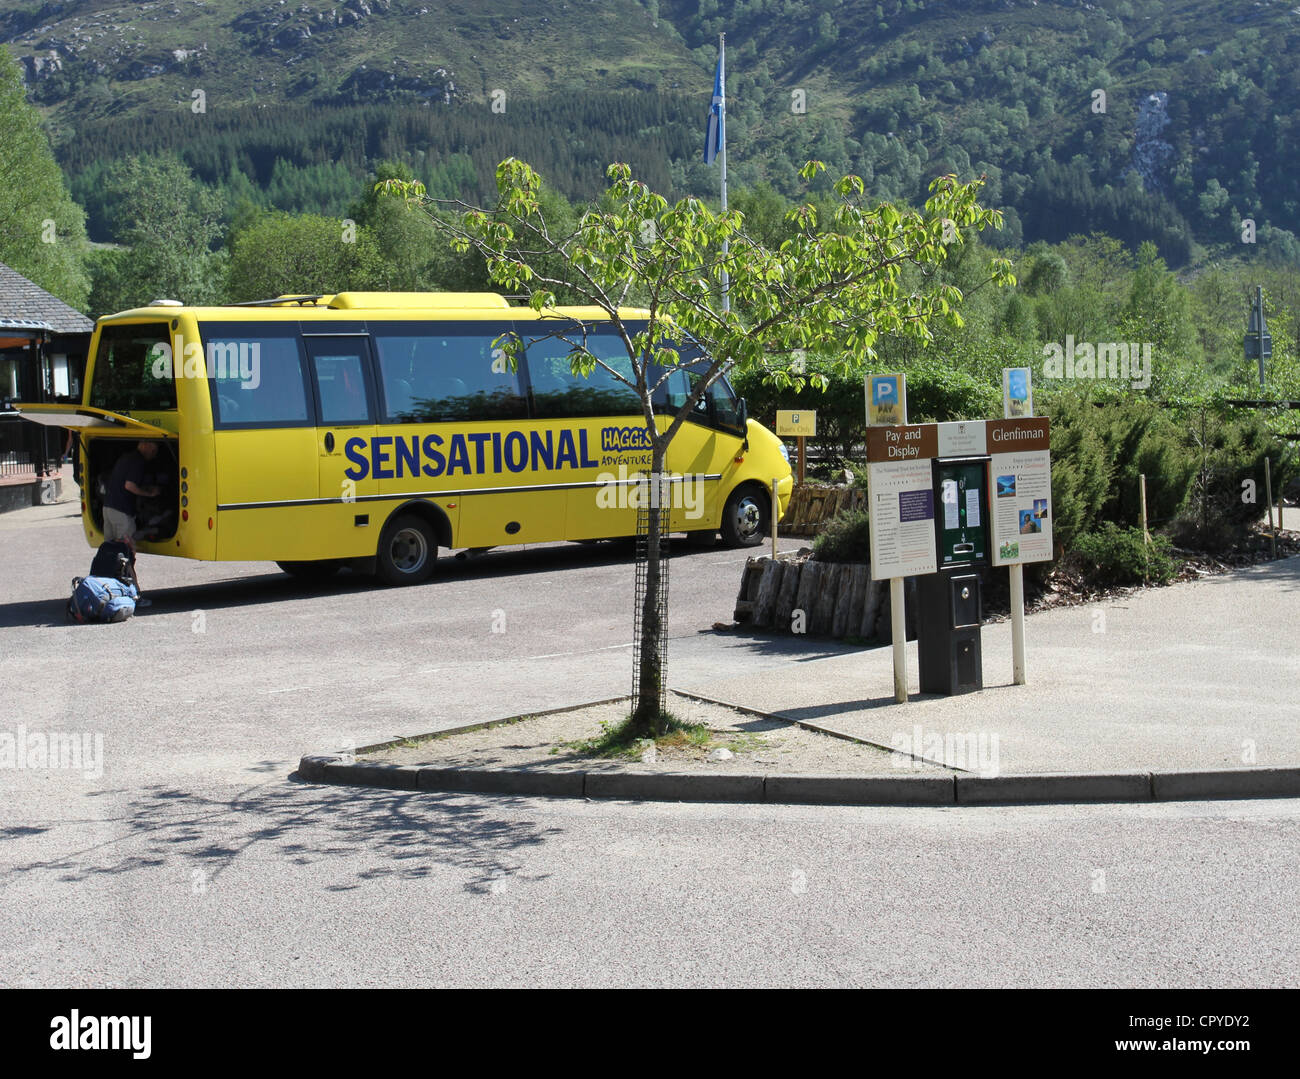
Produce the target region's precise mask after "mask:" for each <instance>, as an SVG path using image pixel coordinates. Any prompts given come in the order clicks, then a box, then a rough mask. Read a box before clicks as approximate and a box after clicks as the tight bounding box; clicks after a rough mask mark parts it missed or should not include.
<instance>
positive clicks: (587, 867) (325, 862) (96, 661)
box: [0, 504, 1300, 986]
mask: <svg viewBox="0 0 1300 1079" xmlns="http://www.w3.org/2000/svg"><path fill="white" fill-rule="evenodd" d="M75 512H76V511H75V508H74V507H72V506H70V505H67V504H64V505H61V506H54V507H44V508H40V509H34V510H30V511H22V512H20V513H12V514H6V515H0V549H3V550H4V551H5V552H6V561H7V566H8V575H7V588H6V592H5V594H4V596H3V598H2V599H0V652H2V654H3V655H4V667H3V685H2V687H0V708H3V712H4V715H5V717H6V721H5V723H4V724H3V725H2V726H4V727H7V728H9V729H11V730H12V729H13V728H14V727H16V726H17V725H19V724H22V725H25V726H26V727H27V728H29V729H32V730H37V729H53V730H60V731H85V732H93V733H96V734H98V735H100V736H101V737H102V739H103V748H104V763H105V767H104V772H103V774H102V775H101V776H94V777H87V776H84V775H80V774H74V773H69V772H67V771H56V770H52V769H41V770H13V769H6V770H4V771H3V772H2V773H0V822H3V823H2V824H0V835H3V837H4V842H3V844H0V986H11V985H42V986H51V985H52V986H156V985H163V986H173V985H174V986H231V985H234V986H243V985H257V986H281V985H288V986H327V985H357V986H407V985H409V986H422V985H430V986H432V985H592V986H611V985H695V986H707V985H893V986H921V985H1080V986H1097V985H1141V986H1146V985H1150V986H1160V985H1183V986H1195V985H1209V986H1235V985H1242V986H1252V985H1294V984H1296V971H1297V970H1298V969H1300V952H1298V951H1297V949H1298V948H1300V932H1298V931H1297V929H1298V927H1297V922H1296V908H1295V903H1294V895H1295V890H1296V887H1297V884H1300V881H1298V880H1297V876H1296V873H1297V870H1296V862H1295V857H1294V854H1295V849H1296V841H1297V829H1300V801H1297V800H1276V801H1261V802H1225V803H1208V804H1207V803H1178V804H1172V805H1146V806H1143V805H1136V806H1062V807H1041V806H1040V807H1001V808H962V809H951V810H949V809H935V810H931V809H898V808H847V807H846V808H838V807H830V808H817V807H802V806H727V805H654V804H641V803H620V802H582V801H548V800H545V799H526V798H492V797H474V796H444V795H423V794H404V793H401V792H391V791H374V790H359V789H353V788H319V787H313V786H307V785H303V784H298V783H294V782H292V781H290V780H289V779H288V775H289V773H290V771H292V769H293V767H294V766H295V764H296V762H297V759H298V757H299V755H300V754H301V753H303V752H304V751H307V750H316V749H322V748H328V747H332V746H340V745H343V744H348V743H350V742H357V741H361V742H364V741H369V740H372V739H377V738H384V737H389V736H391V735H393V734H395V733H410V732H415V731H428V730H433V729H436V728H438V727H439V726H446V725H452V724H456V723H461V722H464V721H467V720H475V719H486V718H492V717H494V716H499V715H503V714H510V713H518V712H524V711H527V710H530V709H539V708H543V707H555V706H557V704H564V703H568V702H575V701H585V700H593V699H600V698H606V697H611V696H616V695H619V694H623V693H626V692H627V689H628V683H629V680H630V662H629V655H628V645H629V641H628V633H629V627H630V624H631V611H630V602H631V600H630V595H629V591H628V590H629V587H630V582H631V567H630V565H629V564H628V551H627V550H626V549H622V550H620V549H618V548H617V547H615V546H613V545H609V546H601V547H595V548H586V547H580V546H576V545H569V546H564V545H558V546H554V547H549V548H545V549H542V550H538V551H527V552H510V551H503V552H495V553H493V554H489V555H487V556H484V557H483V558H482V559H477V560H470V561H455V560H448V561H447V562H446V563H444V564H443V565H441V566H440V567H439V570H438V572H437V574H436V575H435V578H434V580H433V581H431V582H430V583H429V584H427V585H425V586H423V587H420V588H416V589H409V590H400V591H389V590H383V589H377V588H375V587H373V586H372V585H371V584H370V583H369V582H366V581H359V580H354V581H347V580H346V579H344V578H340V579H339V580H338V581H336V582H334V583H332V584H330V585H328V586H326V587H324V588H306V587H303V586H301V585H299V584H297V583H295V582H293V581H291V580H289V579H288V578H286V577H284V576H283V575H282V574H280V573H279V572H278V571H277V570H275V569H274V567H267V566H260V565H258V566H238V565H203V564H198V563H189V562H181V561H173V560H164V559H159V558H147V557H146V558H143V559H142V561H141V567H140V569H141V574H142V576H143V579H144V583H145V585H146V587H147V588H148V589H149V591H150V592H151V594H152V595H153V597H154V600H155V606H154V607H152V608H150V609H148V610H147V611H142V612H141V614H140V615H139V616H138V617H137V618H135V619H133V620H132V621H130V622H128V623H126V624H124V625H119V626H69V625H66V624H64V622H63V615H62V607H63V600H64V597H65V595H66V589H67V586H68V582H69V579H70V578H71V577H72V576H73V575H75V574H81V573H84V572H85V571H86V568H87V566H88V565H89V560H90V554H91V552H90V551H89V550H88V549H87V548H86V546H85V544H84V541H83V540H82V538H81V533H80V529H79V526H78V522H77V520H76V517H75ZM744 557H745V556H744V554H743V553H739V552H734V551H725V550H721V549H717V550H705V551H696V552H692V553H690V554H686V555H683V556H682V557H680V558H677V559H675V560H674V563H673V570H672V572H673V578H672V593H671V596H672V599H671V612H672V618H671V623H670V629H671V634H672V651H671V660H670V663H671V673H672V679H673V682H674V683H675V684H678V685H687V686H689V685H700V684H709V683H712V682H714V681H716V680H717V679H718V678H719V677H721V676H722V675H723V674H726V673H728V672H729V673H730V674H731V676H732V677H736V676H737V675H738V673H739V672H749V673H750V674H752V676H753V677H754V678H755V679H756V680H762V679H764V678H765V677H766V676H765V674H764V672H774V671H778V670H781V669H784V670H785V671H786V672H788V677H789V678H790V680H792V681H797V680H798V679H799V678H801V677H805V675H803V674H801V672H805V671H808V670H810V669H812V668H813V667H815V665H816V663H817V661H818V660H819V659H820V660H831V661H834V657H836V656H842V655H845V654H847V653H848V652H849V651H851V650H850V649H845V648H843V647H841V646H837V645H832V644H825V643H819V642H815V641H807V640H801V641H795V642H791V641H778V640H761V639H760V640H753V639H748V638H745V637H741V636H735V635H719V634H714V633H712V632H707V629H708V627H709V626H711V625H712V623H713V622H715V621H727V620H729V618H730V614H731V608H732V601H733V598H734V595H735V590H736V587H737V585H738V582H739V575H740V566H741V563H742V562H743V559H744ZM502 616H504V630H505V632H502V633H493V626H494V623H495V624H496V625H498V626H500V625H501V624H502ZM702 630H703V631H705V632H701V631H702ZM791 672H792V673H791ZM770 686H771V683H770V681H769V682H764V687H765V688H764V692H766V691H767V690H768V689H770Z"/></svg>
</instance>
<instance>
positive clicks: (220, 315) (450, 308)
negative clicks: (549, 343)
mask: <svg viewBox="0 0 1300 1079" xmlns="http://www.w3.org/2000/svg"><path fill="white" fill-rule="evenodd" d="M288 309H292V310H293V311H294V314H295V315H296V316H300V317H305V318H311V317H313V316H316V317H321V316H323V317H325V318H326V319H328V317H329V316H330V314H332V313H333V312H349V313H355V312H363V311H364V312H373V313H374V314H376V315H395V316H398V317H403V318H411V317H413V316H417V313H418V314H425V315H427V316H429V317H433V318H439V319H451V318H457V317H467V318H484V317H485V316H490V315H491V314H493V313H501V314H505V313H508V314H509V317H510V318H512V319H516V320H520V321H530V320H533V319H545V318H569V319H576V320H578V321H582V322H603V321H606V320H607V319H608V318H609V315H608V314H607V313H606V311H605V310H604V308H601V307H595V306H586V307H580V306H572V307H547V308H543V309H542V310H541V311H540V312H538V311H534V310H533V309H532V308H531V307H529V306H528V305H526V304H520V305H512V304H511V303H510V302H509V300H508V299H507V298H506V297H505V296H502V295H500V294H499V293H496V292H338V293H334V294H322V295H301V296H277V297H275V298H274V299H269V300H255V301H252V302H250V303H236V304H224V305H220V306H203V307H187V306H185V305H184V304H180V303H177V302H176V301H175V300H155V301H154V302H153V303H151V304H149V305H148V306H146V307H136V308H132V309H131V310H128V311H119V312H117V313H116V314H112V315H105V316H104V317H103V318H102V319H100V321H101V322H109V321H117V320H118V319H123V320H127V319H129V320H132V321H135V320H139V319H141V318H162V319H171V318H174V317H176V315H178V314H180V313H181V312H182V311H184V312H189V313H191V314H194V315H196V316H197V317H200V318H206V319H223V320H224V319H230V318H232V317H234V316H235V312H239V314H238V317H239V318H240V319H243V318H248V319H249V321H253V322H274V321H278V320H279V319H282V318H284V317H285V312H286V311H287V310H288ZM619 314H620V316H622V317H623V318H638V317H640V318H645V317H648V315H649V312H648V311H645V310H643V309H641V308H620V309H619ZM352 317H355V314H353V316H352Z"/></svg>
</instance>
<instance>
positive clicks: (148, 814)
mask: <svg viewBox="0 0 1300 1079" xmlns="http://www.w3.org/2000/svg"><path fill="white" fill-rule="evenodd" d="M122 793H123V792H118V791H104V792H101V793H100V794H99V795H98V796H99V797H111V796H113V795H121V794H122ZM523 801H524V800H523V799H519V798H507V799H502V798H500V797H499V796H494V797H493V798H492V800H491V802H490V803H488V802H486V801H480V800H478V799H476V798H475V797H474V796H472V795H455V794H446V795H440V794H433V793H428V792H420V793H416V792H406V791H386V790H379V789H376V788H359V787H316V786H309V785H306V784H298V783H296V782H292V781H291V782H290V783H286V784H277V785H266V786H258V787H254V788H252V789H250V790H248V791H245V792H244V793H243V794H240V795H237V796H235V797H234V798H232V799H230V800H229V801H221V800H216V799H212V798H208V797H205V796H202V795H198V794H194V793H192V792H189V791H183V790H177V789H175V788H171V787H161V786H155V787H151V788H146V789H145V790H144V791H141V792H139V793H137V794H133V795H131V796H129V798H128V799H127V800H125V801H124V802H123V803H122V804H121V805H120V807H114V811H113V813H112V814H111V815H110V817H109V818H108V820H107V821H106V822H105V823H109V824H113V825H117V826H118V827H120V828H121V829H123V831H122V832H121V834H118V835H117V836H115V838H113V839H111V840H109V841H107V842H104V843H97V844H94V845H92V846H89V847H84V848H82V849H80V850H74V851H72V852H70V853H68V854H64V855H61V856H59V857H58V858H55V859H52V860H49V861H40V862H22V861H14V862H11V863H10V864H9V865H8V866H6V867H5V868H4V869H3V870H0V882H5V881H8V880H16V879H18V877H20V876H22V875H24V874H30V873H32V872H33V871H38V872H39V871H45V872H51V873H54V874H56V875H57V877H58V879H60V880H62V881H69V882H87V881H91V880H94V879H96V878H98V877H101V876H122V875H129V874H132V873H138V872H141V871H144V872H146V873H147V874H148V875H147V876H144V877H141V878H140V881H139V884H140V886H141V887H143V888H154V887H156V886H157V882H158V877H157V873H158V870H159V869H167V868H174V869H176V870H177V871H184V872H185V873H186V874H187V875H189V874H191V873H194V872H195V871H197V872H200V873H201V874H202V875H201V876H194V877H193V881H194V883H195V887H199V886H201V887H203V888H206V887H208V886H210V885H212V884H214V883H215V882H216V881H218V880H219V879H220V878H221V876H222V875H223V874H225V873H227V872H230V871H231V870H232V869H233V868H234V867H235V866H236V865H237V864H238V863H239V862H240V860H241V859H245V860H246V861H247V862H248V865H247V867H246V871H250V872H251V871H255V867H256V864H257V863H258V862H264V861H265V860H266V859H268V858H274V859H276V860H277V861H280V862H281V863H284V864H288V865H298V866H304V867H305V866H311V865H316V864H318V863H322V862H328V861H329V860H331V859H333V858H336V857H338V856H340V855H341V856H344V857H347V858H357V859H360V860H361V861H362V862H363V863H364V868H362V869H360V870H359V871H357V872H356V873H355V875H354V876H353V877H352V878H350V879H342V880H336V881H335V882H334V883H332V884H328V885H325V890H327V891H334V892H340V891H351V890H353V889H355V888H359V887H361V884H362V883H363V882H364V881H368V880H375V879H384V878H393V879H398V880H418V879H422V878H425V877H428V876H429V875H430V874H431V873H432V872H433V868H434V866H437V865H442V866H451V867H454V868H457V869H461V870H464V871H466V872H467V873H468V874H469V877H468V879H467V880H466V881H465V883H464V885H463V887H464V889H465V890H466V891H470V892H487V891H490V890H491V889H492V885H493V882H495V881H499V880H501V879H503V878H507V877H510V878H515V879H527V880H536V879H542V878H543V877H544V876H545V875H546V874H542V875H529V876H527V877H523V878H521V877H520V868H521V865H520V861H519V860H518V858H517V857H515V855H516V853H517V852H519V851H522V850H524V849H527V848H529V847H536V846H539V845H540V844H542V843H544V842H546V840H547V839H549V838H551V837H553V836H555V835H557V834H559V833H560V832H561V831H562V829H558V828H540V827H538V826H536V825H535V824H533V823H531V822H529V821H526V820H511V819H510V815H511V814H512V813H514V812H516V811H517V807H518V806H519V805H520V804H521V803H522V802H523ZM489 805H490V809H489ZM58 827H59V825H57V824H54V825H50V826H49V827H48V828H47V829H46V831H47V833H49V832H54V831H57V829H58ZM128 879H129V878H128ZM200 882H201V883H200Z"/></svg>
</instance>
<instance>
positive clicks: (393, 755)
mask: <svg viewBox="0 0 1300 1079" xmlns="http://www.w3.org/2000/svg"><path fill="white" fill-rule="evenodd" d="M670 707H671V708H672V711H673V714H674V715H675V716H676V717H677V719H678V720H679V722H680V723H681V724H682V727H683V729H679V730H677V731H675V732H674V733H673V734H671V735H669V736H666V737H664V738H661V739H658V740H655V741H650V740H646V741H643V742H639V743H636V744H635V745H631V746H629V747H627V748H626V749H624V750H622V751H621V752H617V753H616V754H614V755H609V756H601V755H599V752H600V748H601V746H602V745H603V744H605V743H607V741H608V738H607V735H608V732H609V730H610V729H611V728H612V727H613V726H614V725H615V724H617V723H618V722H619V721H621V719H622V718H624V717H625V715H626V712H627V704H626V701H606V702H598V703H596V704H592V705H585V706H582V707H578V708H571V709H563V710H559V711H555V712H549V713H546V714H542V715H534V716H515V717H511V718H509V719H503V720H499V721H496V722H493V723H487V724H475V725H473V726H470V727H464V728H458V729H455V730H448V731H440V732H437V733H434V734H430V735H426V736H422V737H418V738H406V739H397V740H394V741H392V742H387V743H382V744H377V745H372V746H365V747H361V748H359V749H357V750H356V752H355V753H324V754H312V755H309V756H305V757H303V758H302V760H301V762H300V764H299V767H298V772H297V778H298V779H300V780H303V781H305V782H310V783H328V784H339V785H348V786H362V787H377V788H383V789H387V790H397V791H409V792H430V793H440V794H494V795H513V796H517V797H548V798H586V799H596V798H607V799H613V800H623V801H653V802H726V803H756V804H763V803H765V804H784V805H795V804H802V805H852V806H872V805H877V806H886V805H888V806H932V807H933V806H953V807H959V806H989V805H1017V804H1034V803H1038V804H1041V803H1061V804H1070V803H1087V802H1151V801H1187V800H1202V799H1213V798H1257V797H1297V796H1300V768H1269V769H1236V770H1224V771H1200V772H1187V773H1178V772H1149V771H1134V772H1126V773H1113V772H1112V773H1087V772H1082V773H1018V774H1012V775H1001V774H987V772H986V774H981V773H980V771H979V770H977V768H960V767H951V766H949V765H947V764H945V763H943V761H942V760H936V759H929V758H927V756H926V754H925V747H923V746H920V745H918V746H915V747H911V748H913V749H915V750H916V752H901V751H900V747H898V746H894V747H890V746H886V745H879V744H875V743H873V742H870V741H869V740H866V739H862V738H855V737H853V736H852V735H849V734H846V733H844V732H843V731H837V730H835V729H834V727H832V726H827V725H826V724H825V723H824V722H822V723H812V722H806V721H798V720H794V719H791V718H789V717H786V716H781V715H773V714H765V713H761V712H754V711H751V710H747V709H740V708H735V707H732V706H729V705H727V704H724V703H722V702H717V701H710V700H705V699H701V698H698V697H688V696H686V695H682V694H674V695H673V698H672V699H671V701H670ZM967 763H970V764H973V765H977V764H978V763H979V762H976V761H973V760H972V761H970V762H967Z"/></svg>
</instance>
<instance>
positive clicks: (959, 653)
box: [916, 457, 990, 695]
mask: <svg viewBox="0 0 1300 1079" xmlns="http://www.w3.org/2000/svg"><path fill="white" fill-rule="evenodd" d="M933 469H934V508H935V522H934V525H935V529H934V532H935V545H936V547H937V552H936V553H937V561H938V567H939V569H938V572H937V573H930V574H926V575H924V576H921V577H918V578H917V580H916V598H917V623H916V625H917V633H916V639H917V658H918V667H919V673H920V681H921V692H922V693H943V694H947V695H952V694H956V693H969V692H971V691H972V690H977V689H983V688H984V669H983V657H982V653H981V649H980V626H981V624H982V621H983V604H982V598H981V595H980V577H979V572H978V568H979V567H980V566H986V565H988V561H989V544H990V538H989V490H988V484H989V458H988V457H949V458H944V457H938V458H935V459H934V463H933Z"/></svg>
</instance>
